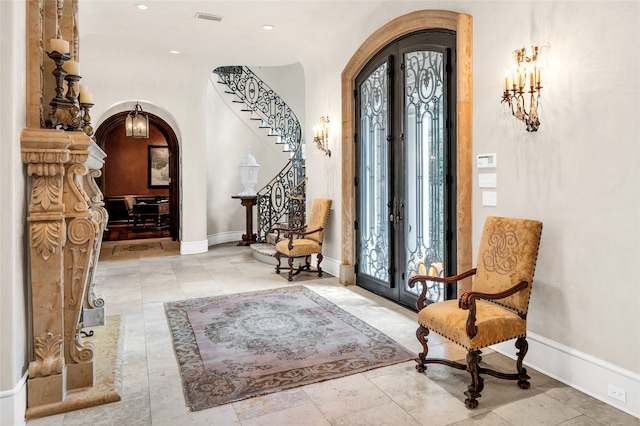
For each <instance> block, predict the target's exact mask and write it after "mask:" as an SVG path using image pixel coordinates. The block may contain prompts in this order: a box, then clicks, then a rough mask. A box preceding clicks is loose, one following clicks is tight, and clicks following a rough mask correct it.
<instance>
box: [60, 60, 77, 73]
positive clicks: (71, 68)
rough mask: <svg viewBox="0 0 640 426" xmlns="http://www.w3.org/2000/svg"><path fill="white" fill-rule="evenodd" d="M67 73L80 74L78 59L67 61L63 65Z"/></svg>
mask: <svg viewBox="0 0 640 426" xmlns="http://www.w3.org/2000/svg"><path fill="white" fill-rule="evenodd" d="M63 68H64V70H65V71H66V72H67V74H71V75H80V63H79V62H76V61H67V62H65V63H64V65H63Z"/></svg>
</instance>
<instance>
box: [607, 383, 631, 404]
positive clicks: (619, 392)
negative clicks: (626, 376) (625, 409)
mask: <svg viewBox="0 0 640 426" xmlns="http://www.w3.org/2000/svg"><path fill="white" fill-rule="evenodd" d="M607 395H609V396H610V397H611V398H615V399H617V400H620V401H622V402H627V392H626V391H625V390H624V389H622V388H619V387H617V386H614V385H609V387H608V389H607Z"/></svg>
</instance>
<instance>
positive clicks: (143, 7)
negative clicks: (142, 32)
mask: <svg viewBox="0 0 640 426" xmlns="http://www.w3.org/2000/svg"><path fill="white" fill-rule="evenodd" d="M136 7H137V8H138V9H140V10H149V6H147V5H146V4H142V3H138V4H136Z"/></svg>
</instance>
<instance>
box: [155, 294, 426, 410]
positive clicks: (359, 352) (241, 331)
mask: <svg viewBox="0 0 640 426" xmlns="http://www.w3.org/2000/svg"><path fill="white" fill-rule="evenodd" d="M165 310H166V313H167V318H168V320H169V328H170V329H171V333H172V336H173V344H174V349H175V353H176V358H177V361H178V364H179V367H180V373H181V377H182V388H183V390H184V396H185V400H186V404H187V406H188V407H189V408H190V409H191V411H197V410H203V409H206V408H210V407H215V406H217V405H222V404H226V403H229V402H233V401H238V400H241V399H245V398H250V397H254V396H258V395H264V394H267V393H272V392H279V391H282V390H285V389H291V388H294V387H298V386H303V385H307V384H310V383H316V382H320V381H323V380H328V379H334V378H337V377H342V376H347V375H350V374H355V373H359V372H363V371H367V370H371V369H374V368H379V367H383V366H387V365H391V364H396V363H399V362H403V361H408V360H410V359H413V358H415V354H413V353H411V352H409V351H408V350H406V349H405V348H404V347H403V346H401V345H400V344H398V343H396V342H395V341H393V340H392V339H391V338H390V337H388V336H386V335H385V334H383V333H382V332H380V331H379V330H377V329H375V328H373V327H371V326H370V325H368V324H367V323H365V322H364V321H362V320H360V319H358V318H356V317H354V316H352V315H351V314H349V313H347V312H346V311H344V310H342V309H341V308H339V307H338V306H336V305H334V304H333V303H331V302H330V301H328V300H326V299H325V298H323V297H322V296H320V295H318V294H317V293H314V292H313V291H311V290H309V289H307V288H306V287H302V286H296V287H285V288H277V289H271V290H263V291H256V292H249V293H240V294H231V295H224V296H215V297H206V298H201V299H190V300H182V301H178V302H168V303H165Z"/></svg>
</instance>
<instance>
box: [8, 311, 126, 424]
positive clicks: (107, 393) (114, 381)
mask: <svg viewBox="0 0 640 426" xmlns="http://www.w3.org/2000/svg"><path fill="white" fill-rule="evenodd" d="M105 323H106V324H105V325H101V326H96V327H90V328H86V329H84V331H86V332H87V333H89V334H91V331H93V332H94V334H93V336H92V337H85V338H84V339H83V341H84V342H92V343H93V344H94V345H95V349H96V352H95V355H94V364H95V369H96V370H95V371H96V378H95V382H94V385H93V386H92V387H88V388H82V389H78V390H72V391H69V392H68V393H67V397H66V398H65V400H64V401H62V402H57V403H51V404H47V405H40V406H36V407H28V408H27V411H26V418H27V420H31V419H35V418H38V417H44V416H52V415H54V414H59V413H66V412H68V411H74V410H80V409H82V408H87V407H93V406H95V405H101V404H107V403H109V402H115V401H120V398H121V395H122V365H123V362H124V317H123V316H122V315H110V316H108V317H107V319H106V321H105ZM0 424H4V423H2V420H1V419H0Z"/></svg>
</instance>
